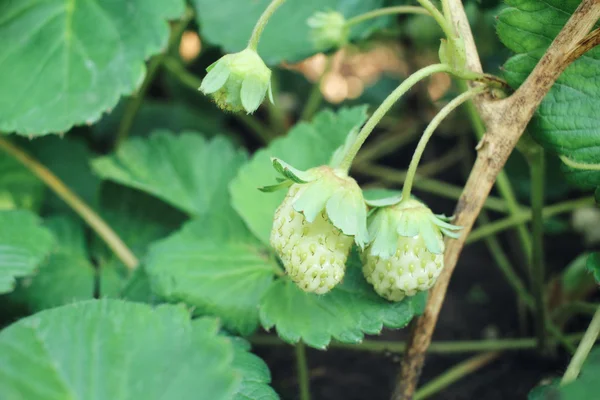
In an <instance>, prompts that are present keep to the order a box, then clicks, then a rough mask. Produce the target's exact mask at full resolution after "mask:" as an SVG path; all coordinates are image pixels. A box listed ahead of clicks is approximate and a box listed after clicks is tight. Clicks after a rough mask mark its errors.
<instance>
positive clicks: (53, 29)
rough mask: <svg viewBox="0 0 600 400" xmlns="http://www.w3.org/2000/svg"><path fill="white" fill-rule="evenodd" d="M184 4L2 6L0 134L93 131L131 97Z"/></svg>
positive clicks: (33, 1) (103, 0)
mask: <svg viewBox="0 0 600 400" xmlns="http://www.w3.org/2000/svg"><path fill="white" fill-rule="evenodd" d="M184 9H185V3H184V1H182V0H171V1H147V0H132V1H127V2H124V1H108V0H99V1H95V2H85V1H84V2H81V1H77V2H76V1H65V0H48V1H44V2H39V1H37V0H22V1H16V2H13V1H11V2H2V3H1V4H0V16H1V17H0V37H2V38H7V39H8V40H6V41H5V42H4V45H3V46H2V47H1V48H0V87H2V93H0V130H3V131H7V132H12V131H17V132H19V133H22V134H26V135H43V134H47V133H52V132H65V131H67V130H68V129H69V128H71V127H72V126H73V125H78V124H84V123H87V124H91V123H93V122H95V121H96V120H98V119H99V118H100V116H101V114H102V113H103V112H104V111H107V110H109V109H110V108H113V107H114V106H115V105H116V104H117V101H118V100H119V97H121V96H122V95H124V94H130V93H132V92H133V91H134V90H135V89H136V88H137V87H138V86H139V85H140V84H141V82H142V80H143V79H144V75H145V66H144V60H146V59H147V58H148V57H150V56H151V55H154V54H157V53H159V52H160V51H161V50H163V49H164V48H165V46H166V44H167V41H168V38H169V25H168V23H167V20H168V19H175V18H178V17H179V16H181V15H182V14H183V12H184Z"/></svg>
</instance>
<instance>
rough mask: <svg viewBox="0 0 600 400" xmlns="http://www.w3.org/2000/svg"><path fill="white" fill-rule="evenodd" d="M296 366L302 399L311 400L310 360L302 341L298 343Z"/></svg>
mask: <svg viewBox="0 0 600 400" xmlns="http://www.w3.org/2000/svg"><path fill="white" fill-rule="evenodd" d="M296 366H297V374H298V385H299V386H300V400H310V378H309V375H308V362H307V361H306V346H305V345H304V343H302V342H298V343H296Z"/></svg>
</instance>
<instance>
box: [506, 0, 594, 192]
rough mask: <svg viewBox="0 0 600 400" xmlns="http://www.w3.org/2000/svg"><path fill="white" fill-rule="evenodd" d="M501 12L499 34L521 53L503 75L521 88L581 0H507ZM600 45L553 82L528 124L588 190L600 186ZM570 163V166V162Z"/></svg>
mask: <svg viewBox="0 0 600 400" xmlns="http://www.w3.org/2000/svg"><path fill="white" fill-rule="evenodd" d="M507 3H508V4H509V5H510V6H512V7H510V8H507V9H505V10H503V11H502V12H501V13H500V15H499V16H498V28H497V29H498V34H499V36H500V39H501V40H502V42H503V43H504V44H505V45H506V46H507V47H508V48H509V49H511V50H512V51H514V52H516V53H517V55H516V56H514V57H512V58H511V59H510V60H508V62H507V63H506V65H505V66H504V67H505V77H506V79H507V81H508V82H509V84H510V85H511V86H513V87H517V86H519V85H520V84H521V83H522V82H523V81H524V80H525V78H526V77H527V76H528V75H529V73H530V72H531V71H532V70H533V68H534V67H535V65H536V64H537V62H538V61H539V59H540V58H541V57H542V55H543V54H544V52H545V51H546V49H547V48H548V46H549V45H550V43H551V42H552V40H553V39H554V38H555V37H556V35H557V34H558V32H559V31H560V30H561V28H562V27H563V26H564V25H565V23H566V22H567V20H568V19H569V17H570V16H571V14H572V13H573V11H574V10H575V8H576V7H577V6H578V5H579V4H580V3H581V1H580V0H566V1H565V0H543V1H540V0H508V1H507ZM599 62H600V47H597V48H595V49H592V50H590V51H588V52H587V53H586V54H585V55H583V56H582V57H581V58H579V59H578V60H576V61H575V62H574V63H573V64H572V65H570V66H569V67H568V68H567V69H566V71H565V72H563V73H562V75H561V76H560V78H559V79H558V80H557V82H556V83H555V84H554V86H553V87H552V89H551V90H550V92H549V93H548V95H547V96H546V97H545V98H544V101H543V102H542V104H541V105H540V107H539V109H538V111H537V114H536V116H535V118H534V119H533V120H532V122H531V123H530V125H529V128H528V129H529V130H530V132H531V133H532V135H533V136H534V138H535V139H536V140H537V141H539V142H540V143H541V144H542V145H543V146H544V147H546V148H547V149H549V150H551V151H553V152H555V153H557V154H558V155H559V156H560V157H561V159H562V160H563V163H564V164H565V165H564V168H565V170H566V173H567V174H566V175H567V178H568V179H569V180H570V181H571V182H573V183H575V184H577V185H579V186H581V187H584V188H591V187H596V186H598V185H600V165H598V160H600V114H598V109H600V82H599V81H598V79H597V71H598V63H599ZM569 165H570V166H569Z"/></svg>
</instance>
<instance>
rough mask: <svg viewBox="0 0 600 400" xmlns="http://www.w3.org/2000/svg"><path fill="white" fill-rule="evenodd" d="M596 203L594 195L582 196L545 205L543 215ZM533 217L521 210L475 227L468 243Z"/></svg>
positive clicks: (565, 211) (550, 215)
mask: <svg viewBox="0 0 600 400" xmlns="http://www.w3.org/2000/svg"><path fill="white" fill-rule="evenodd" d="M594 204H595V201H594V197H593V196H588V197H582V198H579V199H575V200H568V201H564V202H561V203H557V204H553V205H551V206H546V207H544V208H543V210H542V216H543V217H544V218H550V217H553V216H555V215H559V214H564V213H568V212H571V211H573V210H576V209H578V208H581V207H587V206H591V205H594ZM531 219H532V215H531V212H529V211H520V212H519V213H518V214H515V215H512V216H510V217H506V218H502V219H499V220H497V221H494V222H491V223H489V224H487V225H484V226H482V227H480V228H477V229H474V230H473V231H472V232H471V234H470V235H469V237H468V238H467V241H466V243H467V244H469V243H475V242H476V241H478V240H481V239H483V238H484V237H486V236H489V235H494V234H496V233H498V232H502V231H504V230H507V229H510V228H513V227H515V226H518V225H520V224H522V223H524V222H529V221H531Z"/></svg>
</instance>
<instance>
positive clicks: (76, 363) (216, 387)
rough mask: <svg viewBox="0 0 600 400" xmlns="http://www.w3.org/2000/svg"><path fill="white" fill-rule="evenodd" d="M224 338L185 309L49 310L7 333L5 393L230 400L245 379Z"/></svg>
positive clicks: (114, 303)
mask: <svg viewBox="0 0 600 400" xmlns="http://www.w3.org/2000/svg"><path fill="white" fill-rule="evenodd" d="M217 331H218V325H217V323H216V321H215V320H210V319H200V320H194V321H191V320H190V315H189V312H188V311H186V310H185V309H184V308H183V307H180V306H159V307H157V308H152V307H150V306H148V305H144V304H139V303H127V302H124V301H120V300H92V301H85V302H80V303H75V304H72V305H67V306H62V307H59V308H54V309H51V310H46V311H42V312H40V313H38V314H35V315H33V316H31V317H28V318H25V319H22V320H20V321H19V322H17V323H15V324H13V325H11V326H9V327H8V328H6V329H4V330H3V331H2V332H0V366H1V367H0V393H2V394H3V396H4V397H5V398H7V399H14V400H21V399H22V400H29V399H40V400H45V399H48V400H49V399H56V400H63V399H64V400H67V399H111V400H140V399H144V400H154V399H156V400H159V399H190V400H191V399H194V400H221V399H222V400H226V399H230V398H231V397H232V396H233V394H234V393H235V392H236V391H237V389H238V387H239V380H240V377H239V376H238V374H237V373H236V372H235V371H234V370H233V368H232V362H233V355H234V351H233V347H232V344H231V342H230V341H229V340H228V339H226V338H224V337H222V336H219V335H218V334H217ZM24 373H26V376H27V377H28V378H30V379H24V375H23V374H24ZM33 378H35V380H34V381H31V379H33ZM32 382H35V384H32Z"/></svg>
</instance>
